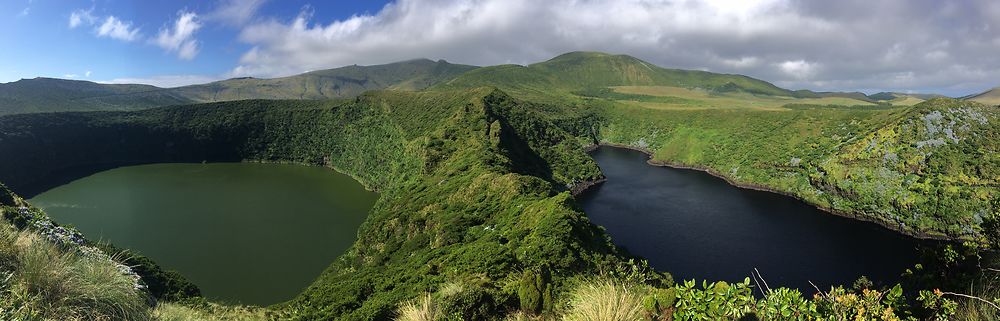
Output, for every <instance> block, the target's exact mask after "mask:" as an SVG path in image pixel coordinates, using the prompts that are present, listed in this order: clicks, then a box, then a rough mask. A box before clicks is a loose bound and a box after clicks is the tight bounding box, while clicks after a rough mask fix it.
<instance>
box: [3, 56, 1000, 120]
mask: <svg viewBox="0 0 1000 321" xmlns="http://www.w3.org/2000/svg"><path fill="white" fill-rule="evenodd" d="M483 86H493V87H497V88H500V89H503V90H505V91H507V92H509V93H512V94H514V95H518V96H522V97H530V98H532V99H536V100H539V101H555V100H558V97H559V96H562V95H570V94H574V93H580V92H583V91H586V92H594V91H595V90H598V91H600V90H609V89H607V87H615V86H655V87H676V88H685V89H692V90H697V91H698V92H705V93H707V94H709V95H717V94H729V93H744V94H751V95H755V96H780V97H794V98H821V99H822V98H830V97H836V98H846V99H845V100H823V101H824V102H825V103H830V101H834V102H836V103H843V104H867V103H875V102H878V101H887V102H890V103H892V104H893V105H912V104H916V103H919V102H922V101H923V100H926V99H928V98H931V97H932V96H931V95H911V94H899V93H879V94H876V95H873V96H867V95H865V94H864V93H860V92H814V91H810V90H798V91H791V90H787V89H784V88H780V87H778V86H775V85H774V84H771V83H769V82H766V81H763V80H760V79H755V78H751V77H747V76H743V75H735V74H720V73H712V72H706V71H698V70H682V69H670V68H663V67H659V66H656V65H654V64H652V63H649V62H646V61H643V60H640V59H638V58H635V57H632V56H628V55H613V54H606V53H600V52H581V51H578V52H570V53H566V54H562V55H559V56H557V57H555V58H552V59H549V60H547V61H544V62H539V63H535V64H531V65H527V66H521V65H498V66H489V67H476V66H469V65H461V64H452V63H449V62H447V61H444V60H439V61H432V60H429V59H415V60H408V61H402V62H396V63H390V64H384V65H373V66H357V65H353V66H346V67H341V68H335V69H328V70H319V71H313V72H307V73H304V74H300V75H295V76H289V77H282V78H274V79H258V78H234V79H228V80H222V81H216V82H211V83H207V84H200V85H191V86H184V87H177V88H159V87H154V86H149V85H114V84H97V83H93V82H88V81H78V80H63V79H51V78H36V79H29V80H20V81H16V82H12V83H7V84H0V115H4V114H20V113H36V112H54V111H91V110H138V109H145V108H151V107H158V106H166V105H178V104H189V103H205V102H219V101H231V100H243V99H330V98H345V97H354V96H357V95H360V94H361V93H363V92H366V91H370V90H381V89H390V90H406V91H415V90H423V89H428V88H430V89H467V88H475V87H483ZM612 91H613V90H612ZM982 95H986V96H983V97H994V96H989V95H987V93H984V94H981V95H980V96H982ZM976 97H979V96H976ZM983 99H989V98H983ZM997 102H1000V99H997Z"/></svg>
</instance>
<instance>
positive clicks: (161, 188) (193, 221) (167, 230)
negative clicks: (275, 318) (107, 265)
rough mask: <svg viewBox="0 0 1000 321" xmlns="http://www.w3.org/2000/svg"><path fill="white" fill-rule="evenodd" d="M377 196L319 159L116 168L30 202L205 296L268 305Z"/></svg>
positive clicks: (285, 295) (341, 242) (342, 246)
mask: <svg viewBox="0 0 1000 321" xmlns="http://www.w3.org/2000/svg"><path fill="white" fill-rule="evenodd" d="M377 198H378V195H377V194H376V193H374V192H370V191H366V190H365V189H364V188H363V187H362V186H361V184H360V183H358V182H357V181H355V180H354V179H352V178H351V177H349V176H347V175H344V174H341V173H337V172H335V171H333V170H330V169H326V168H320V167H309V166H299V165H284V164H255V163H212V164H152V165H140V166H129V167H121V168H117V169H112V170H108V171H103V172H100V173H97V174H94V175H91V176H88V177H84V178H82V179H78V180H76V181H73V182H71V183H69V184H66V185H62V186H59V187H56V188H53V189H51V190H49V191H46V192H44V193H42V194H39V195H38V196H36V197H34V198H33V199H31V200H30V201H31V202H32V204H34V205H35V206H38V207H40V208H43V209H44V210H45V211H46V212H47V213H48V214H49V215H50V216H51V217H52V218H54V219H55V220H56V221H57V222H59V223H61V224H66V225H72V226H75V227H76V228H77V229H79V230H80V231H81V232H83V233H84V234H85V235H87V237H88V238H90V239H94V240H96V239H103V240H107V241H111V242H112V243H114V244H115V245H118V246H119V247H123V248H127V249H129V250H132V251H136V252H138V253H141V254H143V255H146V256H148V257H150V258H152V259H153V260H155V261H156V262H157V263H159V264H160V265H161V266H163V267H165V268H168V269H173V270H176V271H178V272H180V273H181V274H183V275H184V276H186V277H187V278H188V279H189V280H191V281H192V282H194V283H195V284H197V285H198V286H199V287H200V288H201V290H202V293H203V294H204V295H205V296H207V297H209V298H214V299H222V300H226V301H233V302H242V303H247V304H261V305H266V304H272V303H278V302H281V301H285V300H288V299H291V298H293V297H294V296H295V295H296V294H297V293H299V292H301V290H302V289H303V288H305V287H306V286H308V285H309V283H311V282H312V281H313V280H314V279H315V278H316V277H317V276H319V275H320V273H321V272H322V271H323V269H324V268H326V267H327V266H328V265H329V264H330V263H331V262H333V261H334V259H336V258H337V256H339V255H340V254H342V253H344V252H345V251H346V250H347V249H348V248H349V247H350V246H351V244H352V243H354V241H355V239H356V238H357V231H358V227H359V226H360V225H361V223H362V222H363V221H364V220H365V218H366V217H367V215H368V211H369V210H370V209H371V207H372V206H373V205H374V203H375V200H376V199H377Z"/></svg>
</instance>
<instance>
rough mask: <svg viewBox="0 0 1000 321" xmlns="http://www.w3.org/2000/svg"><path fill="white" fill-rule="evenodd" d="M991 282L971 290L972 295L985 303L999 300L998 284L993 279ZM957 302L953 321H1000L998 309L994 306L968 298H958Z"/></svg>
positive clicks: (999, 289) (999, 288) (999, 286)
mask: <svg viewBox="0 0 1000 321" xmlns="http://www.w3.org/2000/svg"><path fill="white" fill-rule="evenodd" d="M991 281H992V282H989V283H988V284H984V285H980V286H977V287H974V288H973V289H971V290H972V291H971V293H972V295H974V296H977V297H979V298H982V299H984V300H987V301H993V300H997V299H1000V284H997V283H996V282H997V280H995V279H994V280H991ZM957 301H958V303H959V304H958V309H957V310H956V311H955V317H954V319H955V320H961V321H973V320H976V321H978V320H1000V309H997V308H996V306H994V305H991V304H988V303H986V302H983V301H979V300H974V299H968V298H958V299H957ZM993 302H995V301H993Z"/></svg>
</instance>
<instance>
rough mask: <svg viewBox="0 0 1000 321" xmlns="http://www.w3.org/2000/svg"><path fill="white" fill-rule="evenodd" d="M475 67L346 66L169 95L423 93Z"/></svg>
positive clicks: (414, 63) (418, 63)
mask: <svg viewBox="0 0 1000 321" xmlns="http://www.w3.org/2000/svg"><path fill="white" fill-rule="evenodd" d="M475 68H476V67H473V66H468V65H456V64H451V63H448V62H447V61H444V60H439V61H431V60H427V59H417V60H410V61H403V62H397V63H391V64H385V65H374V66H357V65H354V66H347V67H341V68H336V69H328V70H320V71H313V72H307V73H304V74H300V75H295V76H290V77H283V78H274V79H257V78H237V79H229V80H223V81H217V82H213V83H208V84H204V85H193V86H185V87H179V88H171V89H168V90H167V91H169V92H171V93H174V94H176V95H179V96H182V97H186V98H188V99H191V100H193V101H197V102H216V101H229V100H241V99H328V98H344V97H354V96H357V95H360V94H361V93H363V92H365V91H369V90H376V89H397V90H420V89H424V88H427V87H429V86H431V85H433V84H436V83H439V82H441V81H445V80H449V79H451V78H454V77H455V76H457V75H459V74H461V73H464V72H466V71H469V70H472V69H475Z"/></svg>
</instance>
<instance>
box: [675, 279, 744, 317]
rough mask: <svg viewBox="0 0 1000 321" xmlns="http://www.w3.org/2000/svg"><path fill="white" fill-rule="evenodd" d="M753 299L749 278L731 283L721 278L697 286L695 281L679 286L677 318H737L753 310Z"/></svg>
mask: <svg viewBox="0 0 1000 321" xmlns="http://www.w3.org/2000/svg"><path fill="white" fill-rule="evenodd" d="M753 304H754V298H753V294H752V292H751V289H750V278H746V279H744V280H743V282H741V283H735V284H732V285H730V284H729V283H726V282H723V281H720V282H716V283H711V284H709V283H708V282H702V285H701V289H698V288H696V283H695V282H694V280H691V281H685V282H684V284H679V285H677V304H676V307H677V311H676V312H674V318H676V320H738V319H740V318H742V317H744V316H746V315H748V314H750V313H751V312H752V311H753Z"/></svg>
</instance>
